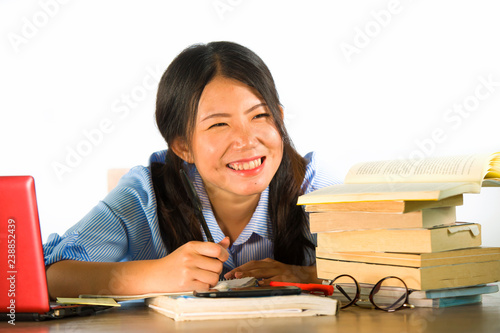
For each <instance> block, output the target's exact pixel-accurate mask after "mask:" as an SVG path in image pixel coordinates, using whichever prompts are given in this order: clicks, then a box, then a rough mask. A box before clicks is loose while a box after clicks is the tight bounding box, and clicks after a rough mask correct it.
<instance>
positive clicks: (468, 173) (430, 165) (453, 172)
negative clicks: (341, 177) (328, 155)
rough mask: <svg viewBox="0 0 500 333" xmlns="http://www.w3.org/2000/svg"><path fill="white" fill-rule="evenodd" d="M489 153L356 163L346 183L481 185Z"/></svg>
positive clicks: (486, 168)
mask: <svg viewBox="0 0 500 333" xmlns="http://www.w3.org/2000/svg"><path fill="white" fill-rule="evenodd" d="M490 160H491V155H490V154H481V155H463V156H453V157H432V158H425V159H422V160H418V161H412V160H390V161H375V162H365V163H358V164H356V165H354V166H353V167H352V168H351V169H350V170H349V172H348V174H347V176H346V178H345V183H346V184H355V183H362V184H364V183H413V182H473V183H477V184H481V182H482V180H483V178H484V177H485V176H486V174H487V173H488V171H489V170H490V168H489V164H490Z"/></svg>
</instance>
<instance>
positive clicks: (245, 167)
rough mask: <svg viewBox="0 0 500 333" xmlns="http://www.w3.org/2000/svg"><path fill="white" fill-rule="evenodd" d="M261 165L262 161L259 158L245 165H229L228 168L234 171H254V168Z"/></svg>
mask: <svg viewBox="0 0 500 333" xmlns="http://www.w3.org/2000/svg"><path fill="white" fill-rule="evenodd" d="M261 164H262V160H261V159H260V158H258V159H256V160H253V161H250V162H245V163H229V164H228V166H229V167H230V168H231V169H234V170H251V169H255V168H256V167H258V166H260V165H261Z"/></svg>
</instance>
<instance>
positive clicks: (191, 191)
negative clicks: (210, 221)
mask: <svg viewBox="0 0 500 333" xmlns="http://www.w3.org/2000/svg"><path fill="white" fill-rule="evenodd" d="M179 174H180V175H181V179H182V183H183V184H184V188H185V189H186V192H187V194H188V196H189V199H190V200H191V202H192V203H193V205H194V208H195V210H194V211H195V214H196V218H197V219H198V221H200V224H201V227H202V228H203V231H204V232H205V235H206V236H207V240H208V241H209V242H212V243H214V239H213V238H212V234H211V233H210V229H208V225H207V221H205V217H203V206H202V205H201V201H200V198H199V197H198V194H197V193H196V189H195V188H194V186H193V183H191V180H189V177H188V175H187V174H186V172H185V171H184V170H183V169H180V170H179Z"/></svg>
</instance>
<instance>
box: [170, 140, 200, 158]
mask: <svg viewBox="0 0 500 333" xmlns="http://www.w3.org/2000/svg"><path fill="white" fill-rule="evenodd" d="M170 149H172V150H173V152H174V153H175V155H177V156H178V157H179V158H180V159H182V160H184V161H186V162H188V163H194V159H193V155H192V154H191V151H190V150H189V146H188V144H187V142H186V140H184V139H181V138H175V139H174V141H173V142H172V144H171V145H170Z"/></svg>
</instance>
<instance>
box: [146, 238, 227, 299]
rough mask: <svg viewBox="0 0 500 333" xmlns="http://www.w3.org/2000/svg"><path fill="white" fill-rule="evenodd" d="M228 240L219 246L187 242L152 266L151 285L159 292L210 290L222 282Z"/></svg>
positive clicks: (225, 239)
mask: <svg viewBox="0 0 500 333" xmlns="http://www.w3.org/2000/svg"><path fill="white" fill-rule="evenodd" d="M229 242H230V241H229V237H226V238H224V239H223V240H222V241H221V242H220V243H218V244H216V243H210V242H198V241H192V242H188V243H186V244H184V245H182V246H180V247H179V248H177V249H176V250H175V251H174V252H172V253H171V254H169V255H167V256H166V257H164V258H161V259H158V260H156V261H155V264H154V265H152V266H151V269H150V278H148V281H149V283H151V284H152V286H151V287H152V288H153V289H154V290H157V291H158V292H176V291H191V290H207V289H209V288H210V287H213V286H215V285H216V284H217V282H218V281H219V275H220V273H221V272H222V267H223V263H224V262H225V261H226V260H227V259H228V258H229V253H228V252H227V248H228V246H229Z"/></svg>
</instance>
